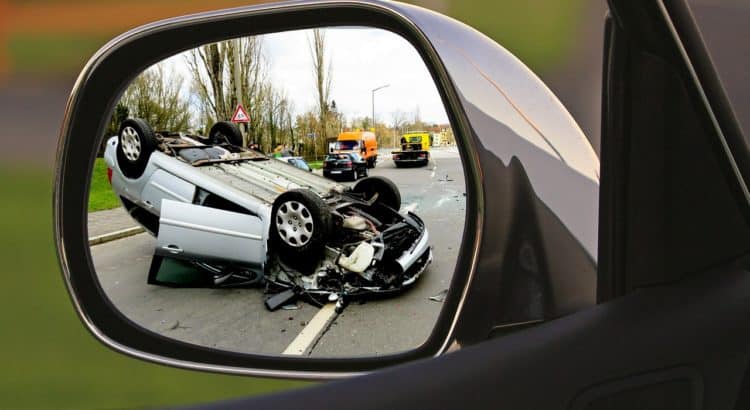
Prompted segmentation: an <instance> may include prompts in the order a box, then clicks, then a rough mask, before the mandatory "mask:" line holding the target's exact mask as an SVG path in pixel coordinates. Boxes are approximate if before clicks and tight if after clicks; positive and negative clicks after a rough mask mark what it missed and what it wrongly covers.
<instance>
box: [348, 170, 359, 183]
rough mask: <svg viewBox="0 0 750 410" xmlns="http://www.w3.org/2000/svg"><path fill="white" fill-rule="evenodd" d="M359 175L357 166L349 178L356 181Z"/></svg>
mask: <svg viewBox="0 0 750 410" xmlns="http://www.w3.org/2000/svg"><path fill="white" fill-rule="evenodd" d="M358 176H359V173H358V172H357V169H356V168H354V169H353V170H352V176H351V177H349V179H351V180H352V181H356V180H357V177H358Z"/></svg>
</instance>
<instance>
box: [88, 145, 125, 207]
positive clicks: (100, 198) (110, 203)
mask: <svg viewBox="0 0 750 410" xmlns="http://www.w3.org/2000/svg"><path fill="white" fill-rule="evenodd" d="M118 206H120V201H119V200H118V199H117V195H115V193H114V191H112V186H111V185H110V184H109V180H108V179H107V164H106V163H105V162H104V158H97V159H96V162H95V163H94V174H93V175H92V176H91V189H90V190H89V212H96V211H103V210H106V209H112V208H117V207H118Z"/></svg>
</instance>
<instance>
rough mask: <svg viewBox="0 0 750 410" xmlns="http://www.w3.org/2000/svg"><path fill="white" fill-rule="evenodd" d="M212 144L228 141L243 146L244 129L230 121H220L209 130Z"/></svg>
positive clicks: (209, 138)
mask: <svg viewBox="0 0 750 410" xmlns="http://www.w3.org/2000/svg"><path fill="white" fill-rule="evenodd" d="M208 141H209V143H210V144H222V143H226V142H228V143H229V144H231V145H234V146H237V147H241V146H242V131H240V127H238V126H237V124H235V123H233V122H229V121H219V122H217V123H216V124H214V125H213V126H212V127H211V130H210V131H209V132H208Z"/></svg>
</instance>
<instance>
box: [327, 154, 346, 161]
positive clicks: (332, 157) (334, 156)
mask: <svg viewBox="0 0 750 410" xmlns="http://www.w3.org/2000/svg"><path fill="white" fill-rule="evenodd" d="M339 159H349V156H348V155H346V154H328V155H327V156H326V161H336V160H339Z"/></svg>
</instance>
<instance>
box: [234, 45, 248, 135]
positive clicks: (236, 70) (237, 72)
mask: <svg viewBox="0 0 750 410" xmlns="http://www.w3.org/2000/svg"><path fill="white" fill-rule="evenodd" d="M233 41H234V92H235V93H236V94H237V104H238V105H242V106H243V107H244V105H243V104H242V82H240V47H241V46H242V45H241V43H240V39H239V38H236V39H234V40H233ZM246 127H247V126H244V127H243V126H240V127H239V128H240V131H242V146H243V147H247V143H248V141H247V130H246Z"/></svg>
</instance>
